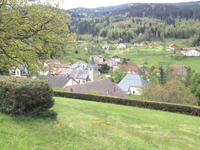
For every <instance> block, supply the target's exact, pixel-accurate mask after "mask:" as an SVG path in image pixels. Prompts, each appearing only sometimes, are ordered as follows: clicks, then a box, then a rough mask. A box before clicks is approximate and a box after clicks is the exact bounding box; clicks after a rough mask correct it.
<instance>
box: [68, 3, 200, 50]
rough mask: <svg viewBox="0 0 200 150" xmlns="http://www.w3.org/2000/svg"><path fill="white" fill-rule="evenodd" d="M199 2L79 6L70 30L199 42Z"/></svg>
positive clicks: (72, 11)
mask: <svg viewBox="0 0 200 150" xmlns="http://www.w3.org/2000/svg"><path fill="white" fill-rule="evenodd" d="M199 4H200V2H188V3H174V4H164V3H158V4H157V3H132V4H124V5H119V6H115V7H114V6H113V7H105V8H103V9H102V8H93V9H89V8H76V9H70V10H68V11H67V12H68V13H70V14H71V15H72V16H71V25H70V30H71V32H73V33H76V34H77V35H78V36H77V39H78V40H82V39H83V38H82V37H81V35H92V36H93V37H102V38H104V40H108V39H110V38H113V39H116V40H118V39H124V40H125V42H127V43H135V42H140V41H141V40H146V41H150V42H151V41H153V40H159V41H164V40H165V38H175V39H188V46H199V45H200V36H199V35H200V23H199V20H200V7H199Z"/></svg>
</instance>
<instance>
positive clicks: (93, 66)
mask: <svg viewBox="0 0 200 150" xmlns="http://www.w3.org/2000/svg"><path fill="white" fill-rule="evenodd" d="M88 68H98V67H97V65H96V64H95V63H94V57H92V61H91V65H89V67H88Z"/></svg>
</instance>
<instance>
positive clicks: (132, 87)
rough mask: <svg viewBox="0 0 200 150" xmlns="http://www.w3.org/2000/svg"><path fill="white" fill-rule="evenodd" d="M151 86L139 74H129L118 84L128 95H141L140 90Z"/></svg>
mask: <svg viewBox="0 0 200 150" xmlns="http://www.w3.org/2000/svg"><path fill="white" fill-rule="evenodd" d="M148 85H149V84H148V83H147V82H146V81H145V80H144V79H143V78H142V77H141V76H140V75H138V74H127V75H126V76H125V77H124V78H123V79H122V80H121V81H120V82H119V83H118V84H117V86H119V87H120V88H121V89H122V90H123V91H125V92H126V93H127V94H135V95H141V92H140V88H141V87H145V86H148Z"/></svg>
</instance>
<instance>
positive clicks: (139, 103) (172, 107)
mask: <svg viewBox="0 0 200 150" xmlns="http://www.w3.org/2000/svg"><path fill="white" fill-rule="evenodd" d="M54 96H58V97H67V98H74V99H79V100H88V101H96V102H104V103H113V104H120V105H126V106H134V107H140V108H149V109H155V110H162V111H169V112H178V113H183V114H188V115H195V116H200V108H199V107H193V106H186V105H178V104H173V103H163V102H152V101H144V100H133V99H126V98H118V97H113V96H112V97H111V96H100V95H90V94H83V93H75V92H59V91H54Z"/></svg>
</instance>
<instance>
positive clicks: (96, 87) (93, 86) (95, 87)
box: [68, 78, 127, 97]
mask: <svg viewBox="0 0 200 150" xmlns="http://www.w3.org/2000/svg"><path fill="white" fill-rule="evenodd" d="M68 88H69V89H72V91H73V92H79V93H86V92H87V91H96V92H98V93H99V94H100V95H108V94H109V96H117V97H125V96H127V94H126V93H125V92H124V91H123V90H121V89H120V88H119V87H118V86H117V85H116V84H115V83H113V82H112V81H111V80H110V79H108V78H105V79H100V80H97V81H92V82H87V83H85V84H77V85H71V86H68ZM114 91H115V94H114ZM107 92H108V94H107Z"/></svg>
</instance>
